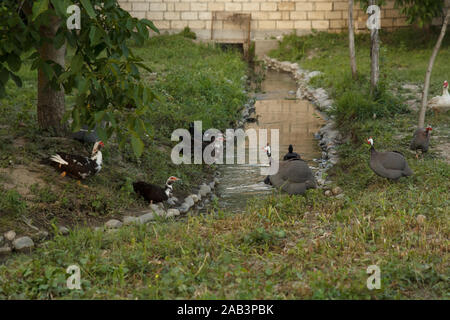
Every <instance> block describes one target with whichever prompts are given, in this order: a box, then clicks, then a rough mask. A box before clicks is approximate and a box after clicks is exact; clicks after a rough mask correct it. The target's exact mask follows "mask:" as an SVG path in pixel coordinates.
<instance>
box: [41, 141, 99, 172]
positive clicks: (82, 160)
mask: <svg viewBox="0 0 450 320" xmlns="http://www.w3.org/2000/svg"><path fill="white" fill-rule="evenodd" d="M104 146H105V145H104V143H103V142H102V141H97V142H96V143H95V144H94V147H93V148H92V153H91V156H90V157H87V156H81V155H73V154H68V153H64V152H58V153H56V154H54V155H52V156H51V157H50V158H49V160H50V163H51V165H52V166H54V167H56V168H57V169H58V170H60V171H62V173H61V176H62V177H65V176H66V175H69V176H71V177H74V178H76V179H86V178H88V177H90V176H93V175H95V174H97V173H99V172H100V170H101V169H102V163H103V155H102V152H101V151H100V150H101V148H103V147H104Z"/></svg>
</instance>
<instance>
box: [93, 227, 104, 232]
mask: <svg viewBox="0 0 450 320" xmlns="http://www.w3.org/2000/svg"><path fill="white" fill-rule="evenodd" d="M94 231H103V228H102V227H95V228H94Z"/></svg>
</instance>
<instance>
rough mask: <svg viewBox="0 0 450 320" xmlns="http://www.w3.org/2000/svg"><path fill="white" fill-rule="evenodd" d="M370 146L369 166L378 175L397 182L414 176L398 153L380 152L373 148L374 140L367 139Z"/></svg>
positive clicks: (401, 155)
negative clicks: (402, 178) (401, 178)
mask: <svg viewBox="0 0 450 320" xmlns="http://www.w3.org/2000/svg"><path fill="white" fill-rule="evenodd" d="M367 143H368V144H369V145H370V162H369V166H370V168H371V169H372V170H373V172H375V173H376V174H377V175H379V176H380V177H383V178H388V179H392V180H397V179H399V178H400V177H406V176H410V175H412V174H413V172H412V170H411V169H410V168H409V166H408V163H407V162H406V159H405V157H404V156H403V154H401V153H400V152H398V151H388V152H378V151H376V150H375V148H374V146H373V139H372V138H369V139H367Z"/></svg>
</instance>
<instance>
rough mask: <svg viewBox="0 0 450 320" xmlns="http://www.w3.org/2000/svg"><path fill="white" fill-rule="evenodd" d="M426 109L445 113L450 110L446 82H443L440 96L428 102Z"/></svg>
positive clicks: (449, 95) (449, 97) (449, 98)
mask: <svg viewBox="0 0 450 320" xmlns="http://www.w3.org/2000/svg"><path fill="white" fill-rule="evenodd" d="M428 107H429V108H430V109H433V110H437V111H447V110H449V109H450V94H449V93H448V82H447V80H445V81H444V84H443V86H442V96H436V97H434V98H432V99H431V100H430V101H428Z"/></svg>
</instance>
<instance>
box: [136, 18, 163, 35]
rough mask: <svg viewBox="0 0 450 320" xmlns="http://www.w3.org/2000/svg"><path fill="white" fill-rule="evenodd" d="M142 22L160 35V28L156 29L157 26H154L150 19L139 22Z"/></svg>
mask: <svg viewBox="0 0 450 320" xmlns="http://www.w3.org/2000/svg"><path fill="white" fill-rule="evenodd" d="M139 21H140V22H142V23H143V24H145V25H146V26H147V27H149V28H150V29H152V30H153V31H155V32H156V33H159V30H158V28H156V26H155V25H154V24H153V22H152V21H150V20H148V19H141V20H139Z"/></svg>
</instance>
